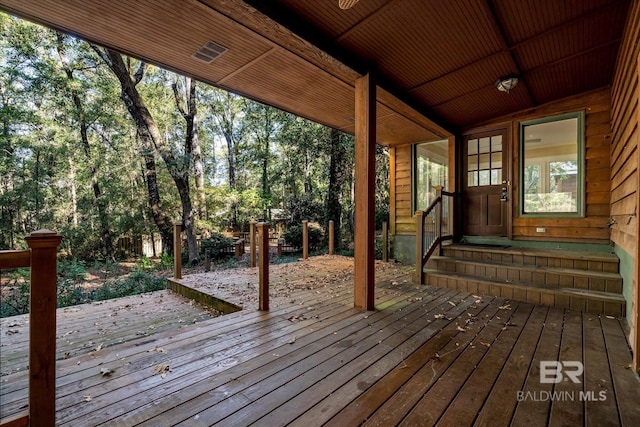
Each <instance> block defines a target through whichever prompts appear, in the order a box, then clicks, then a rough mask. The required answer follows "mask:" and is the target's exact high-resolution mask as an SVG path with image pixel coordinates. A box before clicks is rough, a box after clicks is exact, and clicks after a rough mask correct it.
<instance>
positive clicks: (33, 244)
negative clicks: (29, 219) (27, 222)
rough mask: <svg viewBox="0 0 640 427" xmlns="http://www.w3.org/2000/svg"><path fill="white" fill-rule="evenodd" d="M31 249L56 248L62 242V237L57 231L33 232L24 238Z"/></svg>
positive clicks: (43, 230)
mask: <svg viewBox="0 0 640 427" xmlns="http://www.w3.org/2000/svg"><path fill="white" fill-rule="evenodd" d="M24 239H25V240H26V241H27V245H29V247H30V248H48V247H52V248H56V247H58V245H60V242H61V241H62V236H61V235H60V234H58V233H56V232H55V231H51V230H47V229H42V230H37V231H33V232H32V233H31V234H29V235H28V236H27V237H25V238H24Z"/></svg>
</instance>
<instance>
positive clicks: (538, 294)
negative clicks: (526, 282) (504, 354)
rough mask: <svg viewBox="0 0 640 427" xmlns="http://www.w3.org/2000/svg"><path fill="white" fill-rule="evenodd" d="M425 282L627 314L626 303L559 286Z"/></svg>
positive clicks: (447, 279)
mask: <svg viewBox="0 0 640 427" xmlns="http://www.w3.org/2000/svg"><path fill="white" fill-rule="evenodd" d="M424 283H425V284H428V285H431V286H436V287H441V288H449V289H457V290H461V291H465V292H471V293H473V294H477V295H483V294H484V295H493V296H499V297H503V298H506V299H511V300H516V301H525V302H530V303H533V304H544V305H548V306H551V307H558V308H567V309H572V310H579V311H584V312H587V313H596V314H602V313H603V314H606V315H609V316H616V317H624V316H625V314H626V305H625V304H624V303H618V302H609V301H601V300H599V299H597V298H590V297H588V296H572V295H563V294H562V293H561V292H560V291H558V290H555V289H534V288H532V289H523V288H522V287H521V286H520V287H518V286H514V285H510V284H508V283H497V282H496V283H488V282H485V281H477V280H473V279H466V278H457V277H443V276H438V275H437V274H428V275H427V274H425V276H424Z"/></svg>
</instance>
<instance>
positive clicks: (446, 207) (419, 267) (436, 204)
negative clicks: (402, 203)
mask: <svg viewBox="0 0 640 427" xmlns="http://www.w3.org/2000/svg"><path fill="white" fill-rule="evenodd" d="M434 188H435V190H436V198H435V200H434V201H433V202H431V204H430V205H429V207H428V208H427V209H426V210H425V211H416V273H415V274H416V280H417V281H418V283H420V284H422V271H423V268H424V266H425V264H426V263H427V261H428V260H429V257H431V255H433V253H434V252H435V251H436V249H439V251H438V254H439V255H441V254H442V242H444V241H446V240H453V234H454V230H453V221H452V220H451V218H452V215H451V214H452V209H451V208H452V207H453V199H454V193H450V192H448V191H443V190H442V187H441V186H436V187H434Z"/></svg>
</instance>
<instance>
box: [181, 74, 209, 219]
mask: <svg viewBox="0 0 640 427" xmlns="http://www.w3.org/2000/svg"><path fill="white" fill-rule="evenodd" d="M184 79H185V101H186V102H185V103H186V107H187V108H186V109H184V108H183V107H182V103H181V101H180V95H179V93H178V85H177V84H176V83H174V84H173V93H174V96H175V100H176V105H177V107H178V110H180V113H181V114H182V117H183V118H184V119H185V121H186V123H187V133H186V138H185V152H186V153H187V155H188V156H190V157H191V160H192V161H193V169H194V176H195V181H196V191H197V194H198V217H199V218H200V219H202V220H205V219H207V206H206V197H205V193H204V166H203V163H202V149H201V148H200V139H199V138H198V106H197V103H196V100H197V97H196V86H197V82H196V81H195V80H193V79H191V78H190V77H185V78H184Z"/></svg>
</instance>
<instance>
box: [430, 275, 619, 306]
mask: <svg viewBox="0 0 640 427" xmlns="http://www.w3.org/2000/svg"><path fill="white" fill-rule="evenodd" d="M423 273H426V274H431V275H434V276H446V277H455V278H460V279H464V280H475V281H480V282H485V283H490V284H497V285H511V286H517V287H524V288H534V289H539V290H546V291H552V292H559V293H563V294H570V295H573V296H584V297H591V298H597V299H601V300H608V301H611V302H619V303H626V300H625V298H624V295H622V294H621V293H612V292H603V291H595V290H589V289H578V288H567V287H558V286H548V285H543V284H537V283H530V282H521V281H517V280H510V281H502V280H496V279H488V278H486V277H480V276H472V275H468V274H461V273H456V272H452V271H441V270H435V269H425V270H424V271H423Z"/></svg>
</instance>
